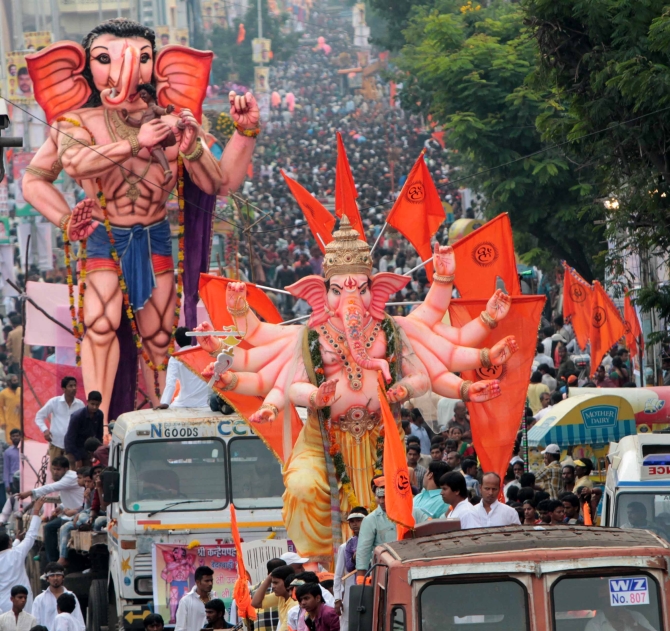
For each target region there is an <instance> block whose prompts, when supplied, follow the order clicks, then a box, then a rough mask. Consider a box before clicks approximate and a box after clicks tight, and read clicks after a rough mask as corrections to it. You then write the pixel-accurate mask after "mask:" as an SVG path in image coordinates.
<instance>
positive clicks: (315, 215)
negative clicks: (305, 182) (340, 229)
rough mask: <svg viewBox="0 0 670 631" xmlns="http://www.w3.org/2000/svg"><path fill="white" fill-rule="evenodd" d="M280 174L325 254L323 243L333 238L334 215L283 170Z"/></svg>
mask: <svg viewBox="0 0 670 631" xmlns="http://www.w3.org/2000/svg"><path fill="white" fill-rule="evenodd" d="M281 174H282V175H283V176H284V180H286V184H287V185H288V187H289V189H291V193H293V197H295V200H296V201H297V202H298V206H300V210H302V213H303V215H305V219H306V220H307V223H308V224H309V227H310V230H311V231H312V234H313V235H314V239H316V244H317V245H318V246H319V248H320V249H321V251H322V252H323V253H324V254H325V253H326V248H325V246H324V244H325V243H330V242H331V241H332V240H333V234H332V232H333V228H334V227H335V217H333V216H332V215H331V214H330V213H329V212H328V211H327V210H326V209H325V208H324V206H323V204H321V202H319V201H318V200H317V199H316V198H315V197H314V196H313V195H312V194H311V193H310V192H309V191H308V190H307V189H305V188H304V187H302V186H301V185H300V184H298V182H296V181H295V180H292V179H291V178H290V177H288V176H287V175H286V173H284V171H283V170H282V171H281Z"/></svg>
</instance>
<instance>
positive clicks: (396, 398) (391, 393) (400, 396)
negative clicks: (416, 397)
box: [386, 384, 409, 403]
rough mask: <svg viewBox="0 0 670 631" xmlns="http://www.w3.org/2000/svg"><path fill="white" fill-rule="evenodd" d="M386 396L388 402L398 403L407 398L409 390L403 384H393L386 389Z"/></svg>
mask: <svg viewBox="0 0 670 631" xmlns="http://www.w3.org/2000/svg"><path fill="white" fill-rule="evenodd" d="M386 398H387V399H388V400H389V403H400V402H401V401H404V400H405V399H409V390H407V388H406V387H405V386H403V385H400V384H398V385H395V386H393V387H392V388H389V389H388V390H387V391H386Z"/></svg>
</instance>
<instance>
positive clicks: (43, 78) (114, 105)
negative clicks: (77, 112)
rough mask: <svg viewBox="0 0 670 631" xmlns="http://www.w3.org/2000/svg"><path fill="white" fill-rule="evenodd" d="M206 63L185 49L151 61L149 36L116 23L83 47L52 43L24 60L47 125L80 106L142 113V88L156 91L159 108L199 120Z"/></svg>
mask: <svg viewBox="0 0 670 631" xmlns="http://www.w3.org/2000/svg"><path fill="white" fill-rule="evenodd" d="M212 58H213V54H212V53H211V52H203V51H198V50H193V49H191V48H187V47H185V46H166V47H165V48H163V49H162V50H161V52H160V53H159V54H158V55H157V56H156V49H155V34H154V32H153V31H152V30H151V29H150V28H147V27H146V26H142V25H141V24H139V23H137V22H133V21H131V20H126V19H122V18H119V19H114V20H108V21H107V22H103V23H102V24H100V25H98V26H96V27H95V28H94V29H93V30H92V31H91V32H90V33H89V34H88V35H87V36H86V37H85V38H84V41H83V46H80V45H79V44H76V43H74V42H68V41H62V42H57V43H55V44H52V45H51V46H49V47H47V48H45V49H44V50H42V51H40V52H38V53H35V54H33V55H28V56H27V57H26V60H27V64H28V70H29V72H30V76H31V78H32V80H33V86H34V90H35V99H36V100H37V102H38V103H39V104H40V105H41V106H42V108H43V109H44V111H45V112H46V114H47V118H48V119H49V121H50V122H51V121H52V120H53V119H55V118H56V117H57V116H59V115H61V114H63V113H65V112H67V111H69V110H73V109H77V108H79V107H81V106H82V105H84V104H87V105H88V106H93V107H95V106H99V105H102V106H104V107H105V108H110V109H126V110H128V111H130V112H132V111H134V110H140V109H144V108H145V107H146V106H145V105H144V103H143V102H142V100H141V99H140V98H139V96H138V93H137V86H138V85H140V84H142V83H152V84H154V85H155V86H156V91H157V94H158V103H159V105H162V106H163V107H165V106H166V105H168V104H172V105H174V106H175V107H176V108H177V110H179V109H180V108H189V109H190V110H191V111H192V112H193V113H194V115H195V117H196V118H197V119H198V120H200V119H201V116H202V101H203V99H204V97H205V93H206V90H207V84H208V80H209V72H210V67H211V63H212Z"/></svg>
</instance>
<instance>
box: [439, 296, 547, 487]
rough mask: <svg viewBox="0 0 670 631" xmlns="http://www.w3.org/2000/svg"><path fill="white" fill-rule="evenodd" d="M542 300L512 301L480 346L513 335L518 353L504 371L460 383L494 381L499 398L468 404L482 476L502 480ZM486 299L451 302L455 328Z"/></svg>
mask: <svg viewBox="0 0 670 631" xmlns="http://www.w3.org/2000/svg"><path fill="white" fill-rule="evenodd" d="M544 302H545V297H544V296H514V297H512V307H511V309H510V312H509V313H508V314H507V317H506V318H504V319H503V320H501V321H500V324H499V325H498V327H497V328H495V329H493V330H492V331H491V332H490V333H489V335H488V337H487V338H486V340H485V342H484V343H483V344H482V346H487V347H489V348H490V347H491V346H493V345H494V344H495V343H496V342H498V341H500V340H501V339H503V338H504V337H507V336H508V335H514V337H515V338H516V341H517V344H518V345H519V350H518V351H517V352H516V353H514V355H512V356H511V357H510V359H509V361H508V362H507V363H506V364H504V365H503V366H494V367H491V368H488V369H487V368H478V369H477V370H465V371H463V372H462V373H461V377H463V379H469V380H471V381H479V380H481V379H499V380H500V389H501V392H502V394H501V395H500V396H499V397H497V398H496V399H492V400H491V401H486V402H485V403H467V404H466V405H467V407H468V411H469V412H470V424H471V425H472V438H473V441H474V444H475V450H476V452H477V456H478V457H479V460H480V461H481V464H482V469H483V470H484V471H495V472H496V473H497V474H498V475H499V476H500V478H501V479H503V478H504V477H505V472H506V471H507V467H508V465H509V460H510V458H511V457H512V449H513V448H514V441H515V440H516V436H517V432H518V431H519V427H520V426H521V419H522V417H523V413H524V408H525V406H526V393H527V390H528V376H529V375H530V371H531V367H532V365H533V358H534V357H535V347H536V344H537V327H538V326H539V324H540V317H541V315H542V309H543V307H544ZM485 309H486V300H463V299H458V300H452V301H451V304H450V305H449V316H450V318H451V323H452V324H453V325H454V326H458V327H462V326H464V325H466V324H467V323H468V322H470V321H471V320H474V319H475V318H477V317H479V314H480V313H481V312H482V311H483V310H485Z"/></svg>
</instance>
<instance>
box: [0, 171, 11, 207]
mask: <svg viewBox="0 0 670 631" xmlns="http://www.w3.org/2000/svg"><path fill="white" fill-rule="evenodd" d="M0 217H9V187H8V186H7V176H5V177H4V179H3V180H2V181H1V182H0Z"/></svg>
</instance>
